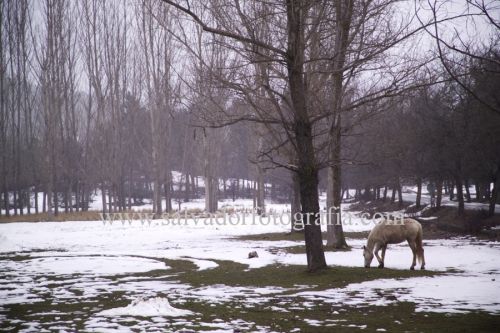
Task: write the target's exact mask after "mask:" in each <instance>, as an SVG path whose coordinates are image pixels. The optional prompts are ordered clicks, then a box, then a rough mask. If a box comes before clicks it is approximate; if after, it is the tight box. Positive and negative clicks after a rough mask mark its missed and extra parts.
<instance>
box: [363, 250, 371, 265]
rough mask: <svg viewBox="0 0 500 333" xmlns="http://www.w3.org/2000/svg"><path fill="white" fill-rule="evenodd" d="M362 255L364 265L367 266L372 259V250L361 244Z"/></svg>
mask: <svg viewBox="0 0 500 333" xmlns="http://www.w3.org/2000/svg"><path fill="white" fill-rule="evenodd" d="M363 257H364V258H365V267H366V268H369V267H370V264H371V263H372V260H373V252H372V251H370V250H368V248H367V247H366V246H363Z"/></svg>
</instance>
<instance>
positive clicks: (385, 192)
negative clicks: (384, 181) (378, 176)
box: [382, 185, 387, 202]
mask: <svg viewBox="0 0 500 333" xmlns="http://www.w3.org/2000/svg"><path fill="white" fill-rule="evenodd" d="M386 200H387V185H386V186H384V197H383V198H382V201H383V202H385V201H386Z"/></svg>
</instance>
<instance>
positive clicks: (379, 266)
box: [373, 243, 384, 268]
mask: <svg viewBox="0 0 500 333" xmlns="http://www.w3.org/2000/svg"><path fill="white" fill-rule="evenodd" d="M380 249H382V251H384V250H383V246H382V245H380V244H379V243H376V244H375V247H374V248H373V253H375V257H377V260H378V268H384V259H383V258H380V257H379V255H378V251H380ZM382 256H383V254H382Z"/></svg>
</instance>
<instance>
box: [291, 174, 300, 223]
mask: <svg viewBox="0 0 500 333" xmlns="http://www.w3.org/2000/svg"><path fill="white" fill-rule="evenodd" d="M291 195H292V200H291V206H290V214H291V217H290V221H291V227H292V232H296V231H299V230H302V228H303V227H299V225H302V222H303V221H302V220H301V219H300V216H301V214H300V213H301V207H300V182H299V176H298V175H297V174H296V173H294V174H293V175H292V193H291Z"/></svg>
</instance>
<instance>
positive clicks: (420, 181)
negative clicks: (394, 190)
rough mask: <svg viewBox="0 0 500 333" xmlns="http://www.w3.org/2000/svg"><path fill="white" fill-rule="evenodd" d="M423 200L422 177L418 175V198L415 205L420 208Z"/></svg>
mask: <svg viewBox="0 0 500 333" xmlns="http://www.w3.org/2000/svg"><path fill="white" fill-rule="evenodd" d="M421 201H422V178H420V177H417V200H416V202H415V205H416V207H417V209H419V208H420V207H421V206H422V205H421Z"/></svg>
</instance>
